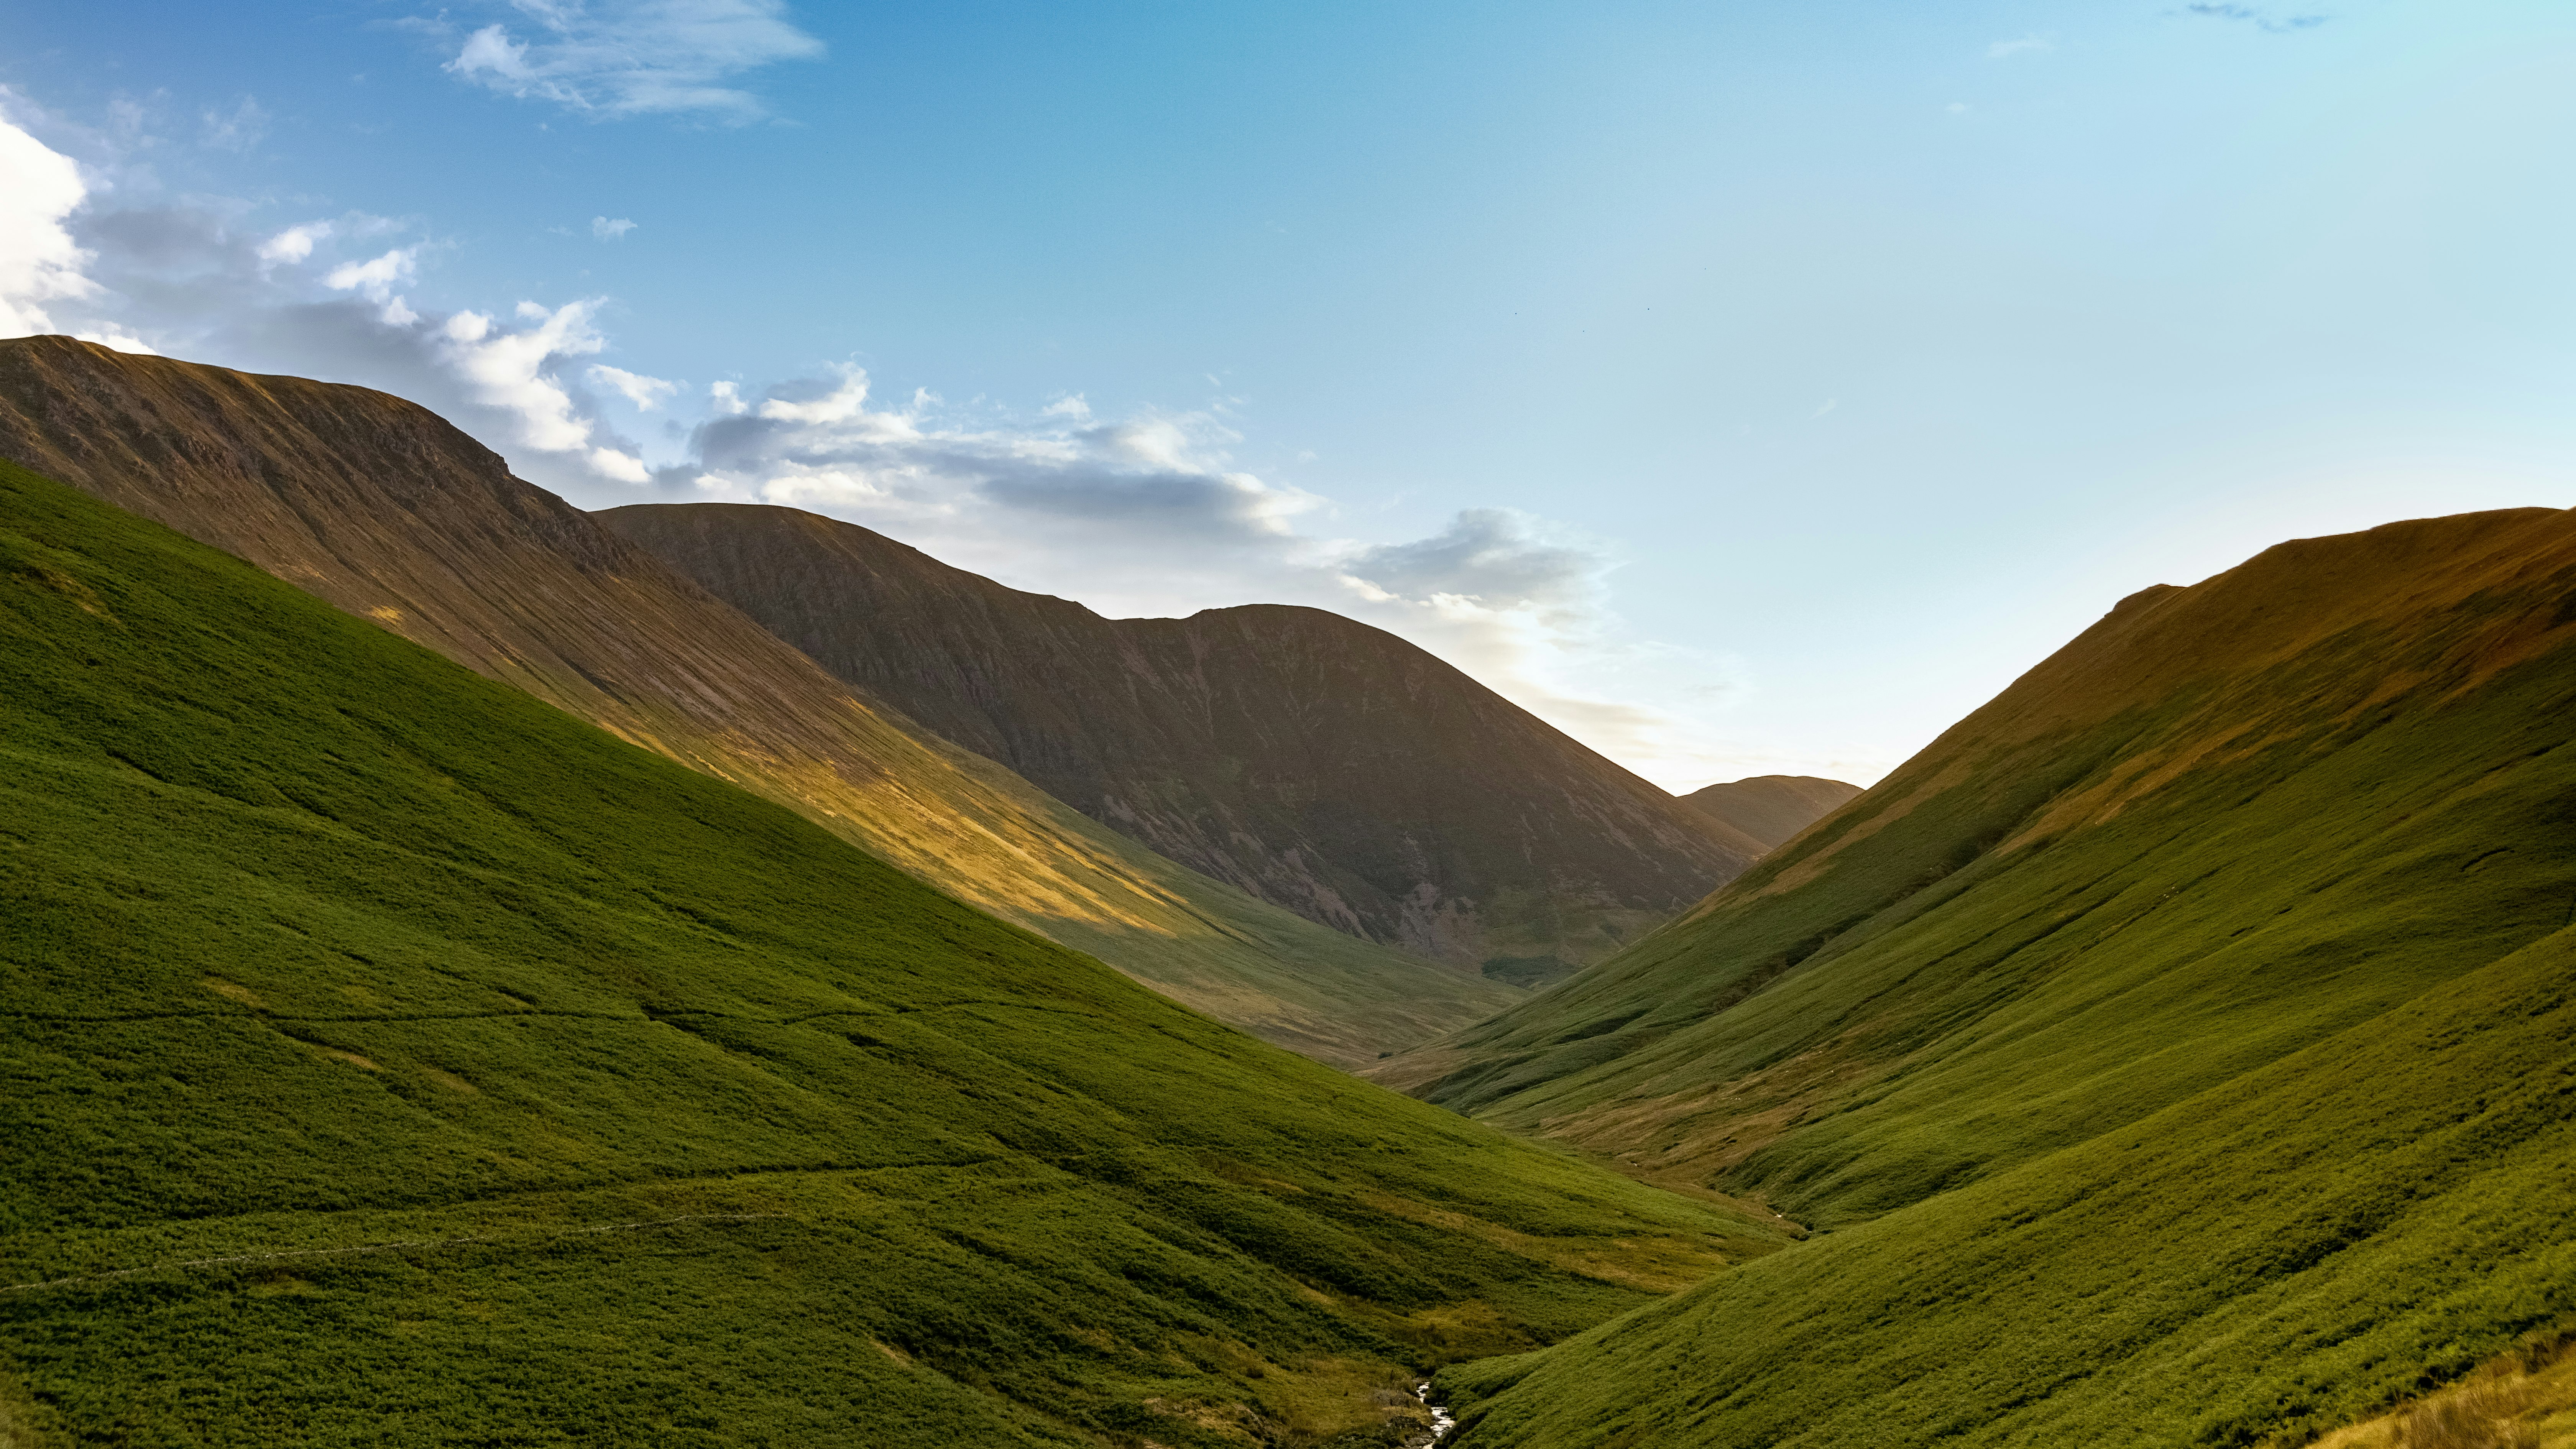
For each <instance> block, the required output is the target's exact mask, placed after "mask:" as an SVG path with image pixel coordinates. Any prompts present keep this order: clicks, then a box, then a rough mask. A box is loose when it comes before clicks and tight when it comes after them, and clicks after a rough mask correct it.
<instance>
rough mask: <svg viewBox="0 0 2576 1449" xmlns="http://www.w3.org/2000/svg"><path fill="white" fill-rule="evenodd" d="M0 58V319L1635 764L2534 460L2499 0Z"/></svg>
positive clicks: (2540, 482)
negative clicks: (778, 519) (1500, 697)
mask: <svg viewBox="0 0 2576 1449" xmlns="http://www.w3.org/2000/svg"><path fill="white" fill-rule="evenodd" d="M496 27H497V28H496ZM0 85H6V86H7V87H8V90H7V93H6V95H5V97H0V113H5V116H6V119H7V122H8V126H9V129H8V131H7V133H6V134H5V135H0V143H6V144H0V330H7V331H26V330H40V329H50V330H65V331H74V332H82V333H86V334H88V335H93V336H98V337H106V338H114V339H118V340H121V341H123V342H125V343H126V345H144V346H150V347H153V348H155V349H157V350H160V351H163V352H166V353H169V354H171V355H175V356H184V357H190V358H195V359H200V360H205V361H212V362H220V363H225V364H228V365H235V366H244V367H252V368H259V369H264V370H281V371H293V372H299V373H304V374H307V375H312V376H321V377H330V378H336V379H344V380H349V381H357V382H364V383H368V384H371V385H375V386H381V387H385V388H387V389H389V390H392V391H396V392H399V393H403V394H404V395H406V396H411V397H415V398H418V399H419V400H420V401H422V402H424V403H427V404H429V405H431V406H433V407H437V408H439V410H440V411H442V412H444V413H447V414H448V415H449V416H451V417H453V418H454V419H455V420H456V421H458V422H459V423H460V424H462V425H464V426H466V427H467V428H469V429H470V430H472V431H474V432H475V433H476V434H477V436H479V437H482V438H483V439H484V440H485V441H486V442H488V443H490V444H491V445H492V446H494V447H495V448H497V449H499V450H500V451H501V452H503V453H504V454H505V455H507V456H508V457H509V458H510V459H511V461H512V464H513V465H514V466H515V467H516V468H517V469H518V470H519V471H520V472H521V473H522V474H523V475H524V476H527V477H529V478H531V479H534V480H535V481H538V482H540V483H543V484H545V485H546V486H548V487H552V488H555V489H557V490H558V491H561V492H564V493H565V494H566V495H567V496H569V497H571V498H573V499H574V501H576V502H579V503H582V504H584V505H586V506H605V505H609V504H613V503H620V502H632V501H644V500H647V499H690V498H735V499H742V498H749V499H769V500H772V501H780V502H788V503H793V504H795V505H797V506H801V507H810V508H815V509H817V510H819V511H823V512H829V513H833V514H836V515H838V516H842V517H847V518H850V519H852V520H854V521H857V522H862V523H865V524H868V525H869V526H871V527H876V528H879V529H881V530H882V531H885V532H887V533H890V534H893V535H894V536H896V537H899V538H903V539H905V540H907V541H909V542H913V543H916V544H919V545H921V546H922V547H924V548H927V549H929V550H930V551H931V552H932V553H934V554H936V555H938V556H940V557H943V558H946V559H949V560H950V561H952V562H955V563H958V564H960V565H963V566H966V567H971V568H975V569H978V570H979V571H982V572H986V573H990V574H993V575H995V576H997V577H1000V578H1003V579H1004V580H1006V581H1008V582H1011V583H1014V584H1018V585H1021V586H1023V587H1031V588H1039V589H1043V590H1046V591H1048V592H1053V593H1060V594H1065V595H1068V596H1070V597H1075V598H1080V599H1083V600H1085V601H1086V602H1090V603H1092V604H1094V605H1095V606H1097V607H1100V608H1102V609H1103V610H1104V611H1106V612H1112V613H1173V612H1186V611H1188V610H1191V609H1195V608H1199V607H1204V606H1208V605H1216V604H1228V603H1240V602H1249V601H1254V600H1285V601H1291V602H1301V603H1311V604H1317V605H1320V606H1323V607H1330V608H1336V609H1339V610H1342V611H1343V612H1347V613H1350V614H1353V615H1354V616H1355V617H1360V618H1364V619H1368V620H1369V621H1371V622H1373V623H1378V624H1381V625H1383V626H1385V627H1389V628H1392V629H1396V630H1397V631H1398V632H1401V633H1404V634H1405V635H1407V637H1410V638H1414V639H1416V640H1417V641H1419V642H1421V643H1423V644H1425V645H1426V646H1427V647H1431V648H1433V649H1435V650H1437V651H1439V652H1441V653H1442V654H1444V655H1445V656H1446V657H1449V658H1451V659H1452V660H1453V661H1455V662H1457V663H1459V664H1461V665H1462V666H1464V667H1466V668H1468V669H1470V670H1471V671H1472V672H1475V673H1477V674H1478V675H1479V676H1480V677H1483V678H1485V679H1486V680H1487V681H1488V682H1490V683H1493V684H1495V685H1496V686H1497V687H1498V688H1501V689H1503V690H1504V691H1505V692H1506V693H1508V694H1510V695H1511V696H1512V697H1514V698H1516V699H1519V700H1521V701H1522V702H1523V703H1525V704H1527V705H1529V706H1530V707H1532V708H1533V709H1536V710H1538V711H1539V712H1540V713H1541V714H1543V715H1545V716H1547V717H1548V718H1550V719H1553V720H1555V721H1556V722H1558V723H1559V724H1561V725H1563V726H1565V727H1567V728H1568V729H1570V730H1572V731H1573V732H1575V733H1576V734H1577V735H1579V736H1580V737H1582V738H1585V739H1586V740H1588V741H1590V742H1592V743H1593V744H1595V745H1596V746H1598V747H1600V748H1602V749H1603V750H1604V751H1605V752H1607V753H1609V754H1611V755H1612V756H1613V757H1615V758H1619V759H1621V760H1623V761H1625V762H1627V763H1629V764H1631V765H1632V766H1634V767H1636V768H1638V769H1640V770H1641V771H1642V772H1643V773H1646V774H1647V775H1648V776H1649V777H1650V778H1654V779H1656V780H1658V781H1659V782H1661V783H1664V784H1666V785H1669V786H1673V787H1677V788H1687V787H1690V786H1694V785H1697V784H1701V783H1705V782H1706V781H1708V780H1712V779H1723V778H1734V777H1736V776H1739V775H1743V774H1749V773H1764V772H1772V771H1794V772H1802V773H1804V772H1812V773H1824V774H1838V775H1841V776H1844V777H1846V778H1851V779H1855V780H1862V781H1867V780H1870V779H1874V778H1876V776H1877V775H1878V774H1879V773H1881V772H1883V771H1884V770H1886V769H1887V768H1889V767H1891V766H1892V765H1893V764H1895V763H1896V762H1897V761H1899V760H1901V759H1902V758H1903V757H1904V756H1905V755H1907V754H1908V753H1910V752H1912V751H1913V750H1914V749H1916V748H1918V747H1919V746H1921V745H1922V744H1923V743H1925V742H1926V741H1928V740H1929V739H1930V738H1931V736H1932V735H1933V734H1935V733H1937V732H1938V731H1939V730H1940V729H1941V728H1943V727H1944V726H1946V725H1947V724H1948V723H1949V722H1950V721H1952V720H1954V719H1955V718H1957V717H1958V716H1959V715H1960V714H1962V713H1964V712H1966V711H1967V710H1968V709H1970V708H1973V707H1974V706H1975V705H1976V704H1977V703H1979V702H1981V701H1982V700H1983V699H1985V698H1986V697H1988V696H1990V695H1991V694H1993V693H1994V691H1995V690H1997V689H1999V688H2000V687H2002V685H2003V684H2005V683H2006V682H2008V681H2009V680H2010V679H2011V678H2012V676H2013V675H2015V674H2016V673H2018V672H2019V671H2020V670H2022V669H2024V668H2027V667H2028V666H2029V665H2030V664H2031V663H2033V662H2035V661H2036V660H2037V659H2038V658H2040V657H2041V656H2043V655H2044V654H2045V653H2046V652H2047V651H2048V650H2050V649H2051V648H2054V647H2055V646H2056V645H2057V644H2059V643H2061V642H2063V641H2064V640H2065V639H2066V638H2068V637H2069V636H2071V635H2072V634H2074V633H2075V632H2077V631H2078V630H2080V629H2081V628H2083V627H2084V626H2085V625H2086V624H2087V623H2089V622H2090V621H2091V620H2092V619H2093V618H2095V617H2097V616H2098V615H2099V614H2100V613H2101V612H2102V611H2103V610H2105V609H2107V608H2108V607H2109V606H2110V605H2111V604H2112V603H2113V602H2114V601H2116V600H2117V599H2118V598H2119V597H2121V596H2122V595H2124V594H2126V593H2129V592H2131V591H2133V590H2135V589H2137V588H2140V587H2144V586H2145V585H2148V584H2151V583H2157V582H2189V581H2191V580H2193V579H2196V578H2199V577H2202V576H2205V575H2207V574H2209V573H2211V572H2214V571H2216V570H2218V569H2220V568H2224V567H2226V566H2227V565H2229V564H2231V563H2233V562H2235V561H2237V560H2239V559H2241V558H2243V557H2245V556H2247V555H2249V554H2251V553H2253V552H2255V551H2257V550H2259V549H2260V548H2262V547H2264V546H2266V545H2268V544H2270V543H2273V542H2276V541H2279V540H2280V539H2283V538H2288V537H2294V536H2300V535H2308V534H2316V533H2323V532H2333V531H2340V530H2343V529H2348V528H2355V527H2363V526H2367V525H2369V524H2372V523H2377V522H2382V521H2386V520H2388V519H2393V518H2400V517H2409V516H2417V515H2422V514H2429V513H2443V512H2456V511H2461V510H2465V509H2472V508H2485V507H2501V506H2515V505H2534V504H2537V505H2546V506H2551V507H2565V506H2569V505H2571V504H2576V408H2571V407H2570V402H2571V396H2576V355H2571V348H2570V342H2571V338H2572V337H2576V330H2572V329H2571V323H2576V284H2571V280H2570V277H2571V270H2572V269H2571V262H2576V246H2572V245H2571V243H2576V225H2571V223H2576V186H2571V184H2570V183H2571V180H2576V177H2571V174H2570V173H2571V170H2576V161H2571V159H2570V158H2571V157H2576V11H2571V10H2570V9H2569V8H2568V7H2566V6H2564V5H2544V4H2532V3H2521V4H2508V3H2481V0H2451V3H2441V4H2434V3H2399V0H2357V3H2350V4H2344V3H2316V4H2310V5H2303V6H2286V5H2274V6H2260V7H2257V6H2240V5H2232V4H2228V5H2210V4H2168V3H2148V4H2127V3H2097V4H2089V5H2080V6H2079V5H2067V4H1988V5H1975V4H1963V5H1953V6H1938V7H1933V6H1907V5H1893V4H1814V5H1798V6H1790V5H1769V6H1752V5H1710V4H1701V5H1687V6H1685V5H1657V4H1635V5H1571V4H1562V5H1550V6H1534V5H1509V4H1477V5H1462V4H1442V3H1410V4H1406V5H1401V6H1394V5H1386V6H1374V7H1362V6H1351V5H1332V4H1311V3H1310V4H1301V5H1297V6H1270V7H1265V6H1255V5H1193V6H1181V5H1168V6H1142V5H1127V6H1115V5H1043V6H1041V5H1017V6H1012V5H972V4H968V5H956V4H950V5H940V6H935V7H934V6H924V7H913V8H894V7H883V6H861V5H842V6H832V7H824V6H819V5H811V4H793V5H780V4H764V3H758V0H660V3H656V4H644V5H637V4H611V3H591V4H588V5H578V4H551V3H540V0H523V3H519V4H507V3H502V4H479V3H468V4H459V5H450V6H448V7H445V8H443V9H442V8H434V7H417V6H408V5H403V4H375V3H341V4H330V3H325V4H321V5H307V6H298V7H285V6H271V5H260V4H242V5H232V6H223V7H209V6H179V5H154V4H129V5H105V6H90V7H72V6H34V5H23V4H22V5H17V6H12V7H8V8H7V9H5V10H0ZM645 404H649V407H648V406H644V405H645Z"/></svg>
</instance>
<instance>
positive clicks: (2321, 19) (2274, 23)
mask: <svg viewBox="0 0 2576 1449" xmlns="http://www.w3.org/2000/svg"><path fill="white" fill-rule="evenodd" d="M2178 13H2180V14H2184V15H2197V16H2200V17H2201V18H2203V19H2205V20H2230V21H2235V22H2238V23H2240V24H2245V25H2251V26H2253V27H2254V28H2256V29H2257V30H2264V31H2269V32H2270V33H2272V34H2274V35H2287V34H2290V33H2292V32H2294V31H2300V30H2314V29H2316V28H2317V27H2318V26H2320V25H2323V24H2325V23H2326V21H2328V20H2329V19H2332V18H2333V17H2331V16H2326V15H2285V16H2274V15H2272V14H2270V13H2269V12H2267V11H2262V10H2257V9H2255V8H2254V7H2253V6H2251V5H2227V4H2194V5H2185V6H2184V7H2182V9H2181V11H2180V12H2178Z"/></svg>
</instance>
